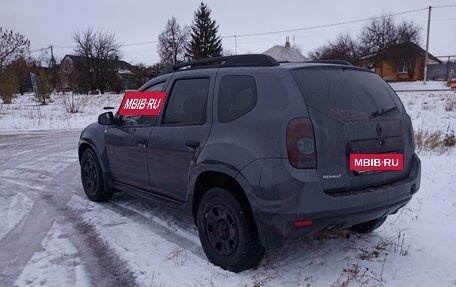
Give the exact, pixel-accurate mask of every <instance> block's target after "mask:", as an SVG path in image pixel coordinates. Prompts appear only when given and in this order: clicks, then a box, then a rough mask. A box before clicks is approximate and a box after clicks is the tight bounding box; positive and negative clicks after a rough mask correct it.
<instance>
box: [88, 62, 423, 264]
mask: <svg viewBox="0 0 456 287" xmlns="http://www.w3.org/2000/svg"><path fill="white" fill-rule="evenodd" d="M139 91H165V92H166V93H167V97H166V103H165V105H164V107H163V109H162V111H161V113H160V116H156V117H154V116H119V115H117V114H113V113H112V112H106V113H104V114H101V115H100V116H99V118H98V122H97V123H93V124H91V125H89V126H88V127H87V128H85V129H84V130H83V131H82V133H81V137H80V140H79V160H80V165H81V178H82V184H83V187H84V190H85V192H86V194H87V196H88V198H89V199H90V200H92V201H104V200H108V199H109V198H111V196H112V195H113V193H114V192H117V191H122V192H128V193H131V194H134V195H136V196H139V197H141V198H144V199H148V200H154V201H156V202H160V203H162V204H166V205H168V206H173V207H179V208H186V209H188V211H189V212H190V213H191V214H192V215H193V218H194V219H195V222H196V224H197V226H198V232H199V237H200V240H201V244H202V247H203V249H204V252H205V253H206V255H207V257H208V259H209V260H210V261H211V262H212V263H214V264H215V265H218V266H221V267H222V268H225V269H228V270H231V271H234V272H238V271H242V270H245V269H248V268H251V267H253V266H255V265H256V264H258V262H259V261H260V260H261V258H262V256H263V254H264V250H265V249H271V248H276V247H279V246H280V245H282V244H283V243H284V242H286V240H287V239H289V238H296V237H299V236H303V235H312V234H314V233H316V232H319V231H321V230H323V229H344V228H349V229H351V230H352V231H356V232H361V233H366V232H370V231H372V230H374V229H376V228H378V227H379V226H380V225H381V224H382V223H383V222H384V221H385V219H386V217H387V216H388V215H390V214H393V213H396V212H397V211H398V210H399V209H400V208H401V207H403V206H404V205H405V204H407V203H408V202H409V201H410V199H411V197H412V195H413V194H414V193H415V192H416V191H417V190H418V189H419V186H420V173H421V171H420V160H419V159H418V157H417V155H416V154H415V153H414V137H413V130H412V123H411V120H410V117H409V116H408V114H407V113H406V111H405V109H404V106H403V105H402V103H401V101H400V99H399V98H398V96H397V95H396V94H395V93H394V91H393V90H392V89H391V88H390V86H389V85H388V84H387V83H385V82H384V81H383V80H382V79H381V78H380V77H379V76H377V75H376V74H375V73H373V72H370V71H368V70H366V69H362V68H359V67H355V66H352V65H350V64H349V63H346V62H343V61H334V62H305V63H289V64H278V63H277V62H276V61H275V60H274V59H273V58H271V57H269V56H266V55H239V56H228V57H220V58H211V59H204V60H199V61H193V62H186V63H182V64H177V65H173V66H170V67H167V68H166V69H164V70H163V71H162V73H161V74H160V75H159V76H158V77H156V78H154V79H152V80H150V81H149V82H147V83H146V84H145V85H143V86H142V87H141V88H140V89H139ZM352 153H356V154H368V153H375V154H380V153H400V154H403V156H404V168H403V170H401V171H380V172H379V171H372V172H361V171H356V170H350V168H349V160H348V158H349V155H350V154H352Z"/></svg>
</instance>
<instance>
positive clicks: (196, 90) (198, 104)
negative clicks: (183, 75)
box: [163, 79, 210, 125]
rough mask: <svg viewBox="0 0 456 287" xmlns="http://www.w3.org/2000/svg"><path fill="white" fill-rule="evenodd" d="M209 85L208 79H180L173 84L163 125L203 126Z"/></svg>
mask: <svg viewBox="0 0 456 287" xmlns="http://www.w3.org/2000/svg"><path fill="white" fill-rule="evenodd" d="M209 83H210V79H182V80H177V81H176V82H174V86H173V88H172V90H171V93H170V95H169V97H168V104H167V105H166V111H165V116H164V118H163V124H181V125H200V124H203V123H204V122H205V121H206V100H207V95H208V92H209Z"/></svg>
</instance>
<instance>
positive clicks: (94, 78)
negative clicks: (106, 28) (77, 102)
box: [73, 28, 120, 94]
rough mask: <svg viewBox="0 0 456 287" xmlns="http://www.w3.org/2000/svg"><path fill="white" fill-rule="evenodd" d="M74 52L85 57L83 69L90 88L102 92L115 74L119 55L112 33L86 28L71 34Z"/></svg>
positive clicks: (118, 47) (118, 45)
mask: <svg viewBox="0 0 456 287" xmlns="http://www.w3.org/2000/svg"><path fill="white" fill-rule="evenodd" d="M73 40H74V42H75V43H76V49H75V52H76V53H77V54H78V55H79V56H81V57H83V58H84V59H85V64H86V67H85V71H86V73H87V75H88V78H89V79H90V87H91V89H92V90H95V89H97V88H98V89H99V90H100V92H101V93H102V94H103V93H104V92H105V90H106V89H107V88H108V87H109V84H110V83H111V81H113V80H115V76H116V74H117V67H116V61H117V60H118V58H119V55H120V52H119V50H120V44H119V43H118V42H117V40H116V37H115V35H114V34H111V33H106V32H101V31H94V30H93V28H88V29H87V30H85V31H83V32H82V33H76V34H75V35H74V36H73Z"/></svg>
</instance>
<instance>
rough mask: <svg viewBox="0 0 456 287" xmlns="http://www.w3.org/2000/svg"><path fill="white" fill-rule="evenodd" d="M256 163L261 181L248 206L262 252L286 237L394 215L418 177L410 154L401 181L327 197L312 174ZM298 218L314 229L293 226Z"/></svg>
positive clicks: (281, 165)
mask: <svg viewBox="0 0 456 287" xmlns="http://www.w3.org/2000/svg"><path fill="white" fill-rule="evenodd" d="M260 165H262V167H261V169H260V170H261V172H260V178H259V181H258V184H257V185H256V186H255V185H253V188H254V190H253V194H254V196H253V197H254V198H253V199H252V200H251V201H250V202H251V206H252V211H253V214H254V217H255V220H256V223H257V227H258V233H259V236H260V240H261V241H262V244H263V245H264V247H265V248H275V247H277V246H280V245H281V244H282V242H284V241H286V239H287V238H294V237H299V236H302V235H306V234H307V235H312V234H314V233H316V232H318V231H321V230H323V229H325V228H338V229H342V228H346V227H350V226H352V225H354V224H358V223H362V222H366V221H369V220H373V219H376V218H379V217H383V216H387V215H390V214H393V213H395V212H397V211H398V209H400V208H401V207H403V206H404V205H405V204H407V203H408V202H409V201H410V199H411V198H412V195H413V194H414V193H415V192H417V191H418V189H419V187H420V178H421V163H420V160H419V158H418V157H417V156H416V155H414V156H413V164H412V169H411V171H410V173H409V175H408V177H406V178H404V179H402V180H399V181H397V182H393V183H390V184H387V185H383V186H377V187H373V188H367V189H363V190H356V191H351V192H349V193H346V194H345V195H338V196H331V195H328V194H326V193H324V192H323V190H322V189H321V186H320V184H319V178H318V176H317V174H316V172H315V171H306V172H304V173H303V172H302V171H298V172H299V174H293V173H294V172H296V170H290V169H288V168H287V167H286V163H284V162H282V163H279V162H278V161H275V162H268V163H266V162H263V163H260ZM249 171H250V172H252V171H253V169H252V170H250V169H247V170H246V172H249ZM290 172H291V173H290ZM271 184H272V185H271ZM249 199H250V198H249ZM299 220H312V225H311V226H308V227H295V226H294V222H295V221H299Z"/></svg>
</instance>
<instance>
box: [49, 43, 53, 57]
mask: <svg viewBox="0 0 456 287" xmlns="http://www.w3.org/2000/svg"><path fill="white" fill-rule="evenodd" d="M49 48H50V49H51V59H54V49H53V47H52V45H49Z"/></svg>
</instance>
